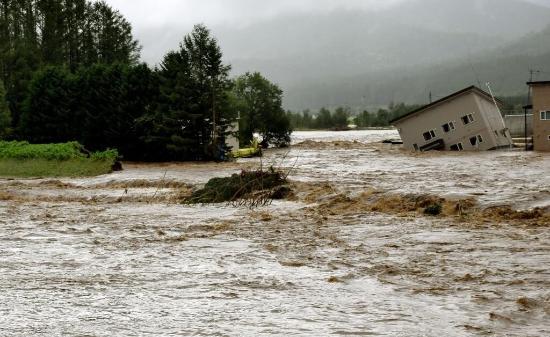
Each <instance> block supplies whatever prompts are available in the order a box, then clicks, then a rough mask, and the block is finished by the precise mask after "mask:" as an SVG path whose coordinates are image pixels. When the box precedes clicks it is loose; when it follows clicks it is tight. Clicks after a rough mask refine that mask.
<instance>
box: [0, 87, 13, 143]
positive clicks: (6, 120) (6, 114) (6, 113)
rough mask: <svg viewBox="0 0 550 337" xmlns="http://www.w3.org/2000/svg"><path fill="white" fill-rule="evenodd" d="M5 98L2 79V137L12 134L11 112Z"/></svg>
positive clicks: (0, 118)
mask: <svg viewBox="0 0 550 337" xmlns="http://www.w3.org/2000/svg"><path fill="white" fill-rule="evenodd" d="M5 98H6V92H5V90H4V84H3V83H2V81H0V139H6V137H8V136H9V135H10V134H11V113H10V109H9V107H8V103H7V102H6V99H5Z"/></svg>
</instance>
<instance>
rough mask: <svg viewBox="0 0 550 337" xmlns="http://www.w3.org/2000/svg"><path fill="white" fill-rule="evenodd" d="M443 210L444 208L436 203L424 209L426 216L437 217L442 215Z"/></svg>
mask: <svg viewBox="0 0 550 337" xmlns="http://www.w3.org/2000/svg"><path fill="white" fill-rule="evenodd" d="M442 210H443V206H442V205H441V204H439V203H435V204H431V205H428V206H427V207H426V208H425V209H424V214H427V215H433V216H437V215H440V214H441V211H442Z"/></svg>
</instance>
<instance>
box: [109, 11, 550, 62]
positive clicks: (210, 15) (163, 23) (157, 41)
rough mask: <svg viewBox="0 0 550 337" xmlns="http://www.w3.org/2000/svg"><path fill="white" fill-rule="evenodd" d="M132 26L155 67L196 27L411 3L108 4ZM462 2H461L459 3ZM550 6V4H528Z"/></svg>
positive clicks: (244, 23) (146, 57) (242, 23)
mask: <svg viewBox="0 0 550 337" xmlns="http://www.w3.org/2000/svg"><path fill="white" fill-rule="evenodd" d="M106 1H107V3H109V4H110V5H112V6H113V7H114V8H116V9H118V10H119V11H120V12H121V13H122V14H123V15H124V16H125V17H126V18H127V19H128V20H129V21H130V22H131V23H132V26H133V28H134V33H135V36H136V37H137V39H138V40H139V41H140V43H141V45H142V46H143V51H142V57H143V59H144V60H145V61H147V62H149V63H156V62H158V61H159V60H160V58H161V57H162V55H164V54H165V53H166V52H167V51H168V50H169V49H175V48H177V45H178V42H179V41H181V38H182V37H183V36H184V35H185V34H186V33H188V32H189V31H190V30H191V28H192V27H193V25H195V24H197V23H204V24H206V25H207V26H209V27H211V28H212V27H214V28H215V27H218V26H221V25H232V26H243V25H244V26H245V25H247V24H250V23H253V22H257V21H261V20H265V19H268V18H270V17H273V16H277V15H283V14H289V13H300V12H302V13H311V12H330V11H333V10H335V9H361V10H373V11H375V10H378V9H381V8H385V7H388V6H392V5H395V4H397V3H399V2H403V1H410V0H106ZM456 1H460V0H456ZM528 1H532V2H539V3H541V2H542V3H546V4H550V0H528Z"/></svg>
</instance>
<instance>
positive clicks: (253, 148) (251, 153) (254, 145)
mask: <svg viewBox="0 0 550 337" xmlns="http://www.w3.org/2000/svg"><path fill="white" fill-rule="evenodd" d="M261 156H262V147H261V146H260V143H259V142H258V140H257V139H256V138H254V139H253V140H252V141H251V142H250V146H249V147H245V148H242V149H239V150H235V151H232V152H231V157H233V158H252V157H261Z"/></svg>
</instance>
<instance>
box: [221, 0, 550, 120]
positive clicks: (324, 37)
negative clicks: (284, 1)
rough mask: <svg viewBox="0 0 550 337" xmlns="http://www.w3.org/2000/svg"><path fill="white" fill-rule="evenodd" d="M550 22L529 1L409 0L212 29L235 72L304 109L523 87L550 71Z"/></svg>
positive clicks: (546, 12) (548, 14)
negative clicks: (271, 86)
mask: <svg viewBox="0 0 550 337" xmlns="http://www.w3.org/2000/svg"><path fill="white" fill-rule="evenodd" d="M549 23H550V8H548V7H547V6H541V5H539V4H536V3H533V2H528V1H522V0H465V1H454V0H410V1H405V2H402V3H400V4H399V5H396V6H393V7H390V8H388V9H385V10H380V11H354V12H351V11H345V10H340V11H335V12H332V13H328V14H319V13H315V14H304V13H301V14H294V15H290V16H289V15H283V16H277V17H275V18H273V19H271V20H269V21H264V22H261V23H257V24H253V25H250V26H245V27H241V28H233V27H216V28H215V31H216V32H217V35H218V37H219V40H220V43H221V45H222V46H223V47H224V50H225V51H226V59H227V60H228V62H230V63H231V64H232V65H233V69H234V72H235V73H241V72H244V71H249V70H250V71H254V70H257V71H261V72H262V73H265V74H266V75H267V76H268V77H270V78H272V79H274V80H275V81H276V82H278V83H279V84H280V85H281V86H282V87H283V89H284V91H285V105H286V107H288V108H291V109H297V110H298V109H306V108H312V109H317V108H320V107H322V106H332V107H335V106H338V105H349V106H352V107H357V108H361V107H366V106H369V105H372V106H378V105H385V104H388V103H389V102H390V101H407V102H411V103H416V102H424V101H427V100H428V96H429V92H430V91H431V92H432V93H433V94H434V96H438V95H444V94H445V93H448V92H449V91H450V90H454V89H455V88H460V87H461V86H464V85H471V84H474V83H476V82H478V81H479V82H481V83H482V84H483V83H485V82H487V81H491V82H492V83H493V85H494V87H495V91H497V92H498V94H502V95H509V94H514V93H519V92H521V91H522V90H523V89H524V82H525V80H526V79H527V76H528V69H529V68H530V67H534V68H537V67H538V68H543V69H544V68H550V64H549V63H550V59H548V58H546V61H545V58H544V55H545V53H546V46H547V45H548V44H544V43H541V42H540V40H541V39H544V34H545V33H537V32H540V31H541V30H543V29H545V27H546V26H547V25H548V24H549ZM546 33H547V31H546ZM524 36H526V37H525V38H524ZM411 83H414V86H413V85H411Z"/></svg>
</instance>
